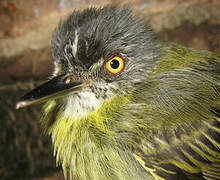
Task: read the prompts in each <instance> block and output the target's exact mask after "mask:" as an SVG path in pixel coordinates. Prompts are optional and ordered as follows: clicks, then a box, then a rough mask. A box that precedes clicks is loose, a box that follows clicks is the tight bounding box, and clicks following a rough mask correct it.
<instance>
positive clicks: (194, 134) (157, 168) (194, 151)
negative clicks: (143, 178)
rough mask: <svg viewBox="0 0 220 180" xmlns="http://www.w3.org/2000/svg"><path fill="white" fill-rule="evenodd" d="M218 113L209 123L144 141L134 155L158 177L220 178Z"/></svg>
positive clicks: (219, 116)
mask: <svg viewBox="0 0 220 180" xmlns="http://www.w3.org/2000/svg"><path fill="white" fill-rule="evenodd" d="M217 113H218V115H216V117H215V118H213V119H212V120H210V122H209V123H204V124H203V123H202V124H200V125H198V124H194V125H193V127H194V128H192V126H191V127H189V126H187V125H185V126H182V127H180V128H177V129H175V130H174V131H172V132H171V131H169V133H167V132H166V131H164V132H163V134H162V135H160V136H158V137H154V138H151V139H150V140H148V141H142V142H141V143H140V145H139V147H137V148H136V150H135V151H134V157H135V158H136V159H137V160H138V162H139V163H140V164H141V165H142V166H143V167H144V168H145V169H146V170H147V171H150V172H151V173H152V174H153V175H154V177H156V179H168V180H170V179H220V151H219V149H220V111H219V112H217ZM201 126H203V127H201Z"/></svg>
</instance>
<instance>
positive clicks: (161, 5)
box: [0, 0, 220, 180]
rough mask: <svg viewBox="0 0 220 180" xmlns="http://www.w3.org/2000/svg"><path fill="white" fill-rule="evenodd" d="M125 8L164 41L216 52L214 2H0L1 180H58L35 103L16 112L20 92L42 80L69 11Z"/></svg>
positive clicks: (219, 42) (218, 23) (218, 31)
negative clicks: (55, 33)
mask: <svg viewBox="0 0 220 180" xmlns="http://www.w3.org/2000/svg"><path fill="white" fill-rule="evenodd" d="M106 4H115V5H123V4H130V6H131V7H132V8H133V9H134V10H135V11H137V13H139V14H141V15H142V16H143V17H144V19H145V20H146V22H148V23H149V24H150V25H151V26H152V28H153V29H154V31H155V32H156V33H158V35H159V36H160V37H161V38H162V39H165V40H170V41H173V42H177V43H179V44H182V45H185V46H189V47H194V48H199V49H204V50H210V51H213V52H218V53H220V1H219V0H0V179H4V180H11V179H18V180H19V179H22V180H23V179H31V180H62V179H63V175H62V172H61V171H60V168H59V167H57V168H56V162H55V158H54V157H53V151H52V148H51V143H50V140H49V137H46V136H44V133H43V131H42V130H41V128H40V125H39V119H40V113H39V112H40V105H35V106H33V107H28V108H25V109H20V110H15V103H16V101H17V100H18V99H19V97H20V96H22V95H23V94H24V93H25V92H27V91H29V90H30V89H31V88H33V87H35V86H36V85H38V84H40V83H42V82H43V81H45V80H47V78H48V75H50V73H51V72H52V69H53V64H52V58H51V53H50V41H51V35H52V32H53V30H54V28H55V27H56V26H57V24H58V22H59V21H60V20H61V19H62V18H63V17H64V16H66V15H67V14H69V13H70V12H71V11H72V10H73V9H84V8H87V7H90V6H95V7H100V6H104V5H106Z"/></svg>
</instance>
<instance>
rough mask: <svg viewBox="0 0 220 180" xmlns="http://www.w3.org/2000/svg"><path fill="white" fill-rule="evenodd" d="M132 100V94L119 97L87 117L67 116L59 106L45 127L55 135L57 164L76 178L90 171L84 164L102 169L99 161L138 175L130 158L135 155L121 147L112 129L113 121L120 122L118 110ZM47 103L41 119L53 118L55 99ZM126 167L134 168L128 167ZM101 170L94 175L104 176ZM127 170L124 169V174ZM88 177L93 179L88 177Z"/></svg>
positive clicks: (97, 169) (49, 132)
mask: <svg viewBox="0 0 220 180" xmlns="http://www.w3.org/2000/svg"><path fill="white" fill-rule="evenodd" d="M129 101H130V100H129V96H117V97H116V98H113V99H109V100H108V101H106V102H105V103H103V104H102V106H100V107H99V108H98V109H97V110H94V111H92V112H90V113H88V114H87V115H85V116H67V114H65V115H64V114H63V113H62V112H63V111H62V108H58V112H57V113H56V118H55V119H54V120H53V122H50V123H48V124H47V127H46V128H47V132H48V134H50V135H51V136H52V141H53V144H54V155H56V158H57V163H61V164H62V166H63V169H64V171H65V170H66V171H67V170H68V169H70V173H71V174H72V176H73V177H77V176H76V174H81V175H82V176H83V174H84V175H85V176H86V174H85V172H86V171H88V170H86V169H84V166H85V165H86V167H90V168H91V169H94V171H100V169H101V170H102V168H103V167H102V168H100V167H98V166H100V164H109V166H110V167H111V166H114V167H112V168H113V169H116V168H118V174H120V173H121V172H122V171H124V169H129V168H131V171H134V173H133V174H135V171H137V166H136V165H134V164H130V162H133V161H132V159H129V158H132V156H131V155H129V154H128V153H129V152H126V151H121V149H120V148H121V147H122V146H120V144H119V142H118V140H117V138H116V137H117V136H118V135H117V134H115V131H114V129H113V128H115V127H114V125H113V123H115V121H117V116H118V112H119V110H120V109H123V106H124V105H125V104H127V103H129ZM48 103H49V104H47V105H46V107H47V109H45V114H46V115H44V117H43V118H44V119H43V120H42V122H45V121H51V117H50V112H49V111H51V112H53V110H52V109H56V108H55V107H56V103H55V102H54V101H51V102H48ZM49 109H50V110H49ZM52 114H53V113H52ZM47 115H48V117H47ZM68 115H70V114H68ZM44 126H45V124H44ZM119 146H120V147H119ZM123 148H124V147H123ZM119 149H120V150H119ZM109 159H111V161H109ZM128 161H130V162H128ZM94 162H95V163H94ZM115 162H118V163H115ZM90 163H92V164H90ZM116 164H117V166H118V167H117V166H116ZM125 166H132V167H126V168H125ZM106 167H108V166H106ZM106 171H107V169H106ZM114 171H115V170H114ZM120 171H121V172H120ZM101 173H102V172H97V173H95V174H99V175H100V177H101ZM115 173H116V172H115ZM126 173H127V172H124V175H125V176H126ZM122 174H123V173H122ZM112 175H113V173H112ZM128 178H129V177H128ZM85 179H91V178H89V177H85ZM96 179H97V178H96ZM113 179H114V178H113Z"/></svg>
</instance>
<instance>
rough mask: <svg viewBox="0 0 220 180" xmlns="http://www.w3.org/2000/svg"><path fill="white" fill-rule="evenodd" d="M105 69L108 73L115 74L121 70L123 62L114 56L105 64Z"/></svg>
mask: <svg viewBox="0 0 220 180" xmlns="http://www.w3.org/2000/svg"><path fill="white" fill-rule="evenodd" d="M105 67H106V69H107V70H108V71H109V72H110V73H112V74H117V73H119V72H121V71H122V70H123V68H124V60H123V59H122V58H121V57H118V56H114V57H113V58H111V59H109V60H108V61H107V62H106V64H105Z"/></svg>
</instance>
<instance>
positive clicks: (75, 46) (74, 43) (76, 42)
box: [72, 30, 78, 57]
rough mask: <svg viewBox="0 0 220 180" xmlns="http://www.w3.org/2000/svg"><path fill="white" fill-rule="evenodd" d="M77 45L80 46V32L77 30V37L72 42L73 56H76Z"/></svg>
mask: <svg viewBox="0 0 220 180" xmlns="http://www.w3.org/2000/svg"><path fill="white" fill-rule="evenodd" d="M77 46H78V33H77V30H76V31H75V39H74V42H73V44H72V52H73V56H74V57H75V56H76V53H77Z"/></svg>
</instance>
